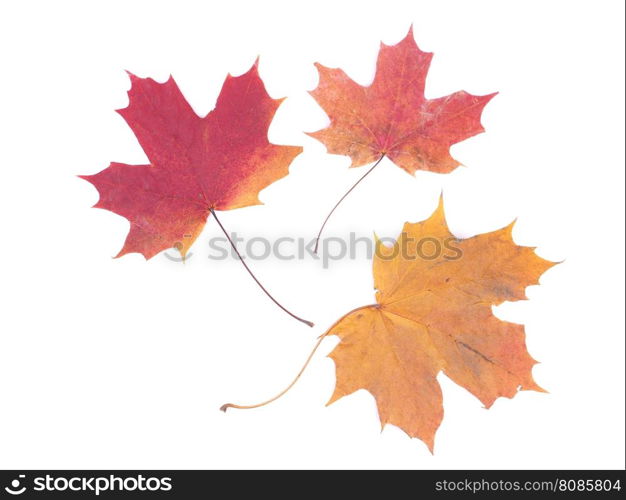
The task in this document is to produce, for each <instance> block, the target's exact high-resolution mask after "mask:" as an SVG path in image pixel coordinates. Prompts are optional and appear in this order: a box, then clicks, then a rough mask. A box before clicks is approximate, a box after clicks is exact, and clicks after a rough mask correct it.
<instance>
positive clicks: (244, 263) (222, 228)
mask: <svg viewBox="0 0 626 500" xmlns="http://www.w3.org/2000/svg"><path fill="white" fill-rule="evenodd" d="M210 210H211V213H212V214H213V217H215V221H216V222H217V224H218V225H219V226H220V229H221V230H222V231H223V232H224V234H225V235H226V238H227V239H228V241H229V243H230V246H231V247H232V248H233V250H234V251H235V253H236V254H237V256H238V257H239V260H240V262H241V263H242V264H243V267H245V268H246V271H248V273H249V274H250V276H252V279H253V280H254V281H256V284H257V285H259V287H260V288H261V290H263V291H264V292H265V295H267V296H268V297H269V298H270V299H272V302H274V304H276V305H277V306H278V307H280V308H281V309H282V310H283V311H285V312H286V313H287V314H289V316H291V317H292V318H295V319H297V320H298V321H301V322H302V323H304V324H305V325H308V326H310V327H313V326H314V324H313V323H312V322H311V321H307V320H306V319H302V318H300V317H299V316H296V315H295V314H293V313H292V312H291V311H289V310H288V309H287V308H285V307H284V306H283V305H282V304H281V303H280V302H278V301H277V300H276V299H275V298H274V297H272V294H271V293H269V292H268V291H267V290H266V289H265V287H264V286H263V285H262V284H261V282H260V281H259V280H258V279H257V278H256V276H255V275H254V273H253V272H252V271H251V270H250V268H249V267H248V264H246V261H245V260H244V259H243V257H242V256H241V254H240V253H239V250H237V247H236V246H235V243H234V242H233V240H231V239H230V236H229V234H228V232H227V231H226V229H224V226H222V223H221V222H220V220H219V219H218V217H217V214H216V213H215V210H214V209H213V208H211V209H210Z"/></svg>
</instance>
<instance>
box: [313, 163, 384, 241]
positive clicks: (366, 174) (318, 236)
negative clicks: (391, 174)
mask: <svg viewBox="0 0 626 500" xmlns="http://www.w3.org/2000/svg"><path fill="white" fill-rule="evenodd" d="M385 154H386V153H383V154H382V155H381V157H380V158H378V160H376V163H374V165H373V166H372V167H371V168H370V169H369V170H368V171H367V172H365V174H363V177H361V178H360V179H359V180H358V181H356V182H355V183H354V185H353V186H352V187H351V188H350V189H348V191H347V192H346V194H344V195H343V196H342V197H341V199H340V200H339V201H338V202H337V204H336V205H335V206H334V207H333V209H332V210H331V211H330V212H329V213H328V215H327V216H326V219H324V223H323V224H322V227H321V228H320V232H319V233H317V238H316V239H315V249H314V250H313V253H317V248H318V246H319V244H320V238H321V236H322V231H324V226H326V223H327V222H328V219H330V216H331V215H333V212H334V211H335V210H336V209H337V207H338V206H339V205H340V204H341V202H342V201H343V200H345V199H346V197H347V196H348V195H349V194H350V193H351V192H352V190H353V189H354V188H355V187H357V186H358V185H359V183H360V182H361V181H362V180H363V179H365V178H366V177H367V176H368V175H369V173H370V172H371V171H372V170H374V169H375V168H376V167H377V166H378V164H379V163H380V162H381V161H382V159H383V158H384V157H385Z"/></svg>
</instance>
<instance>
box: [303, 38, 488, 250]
mask: <svg viewBox="0 0 626 500" xmlns="http://www.w3.org/2000/svg"><path fill="white" fill-rule="evenodd" d="M431 59H432V53H429V52H422V51H421V50H420V49H419V48H418V47H417V45H416V43H415V40H414V38H413V29H412V28H411V29H409V33H408V34H407V36H406V37H405V38H404V40H402V41H401V42H399V43H398V44H396V45H391V46H389V45H385V44H381V47H380V52H379V54H378V61H377V63H376V75H375V77H374V81H373V82H372V83H371V84H370V85H368V86H365V87H364V86H362V85H359V84H358V83H355V82H354V81H353V80H351V79H350V78H349V77H348V76H347V75H346V74H345V73H344V72H343V71H342V70H340V69H332V68H327V67H324V66H322V65H321V64H316V66H317V69H318V71H319V75H320V79H319V85H318V86H317V88H316V89H315V90H313V91H311V95H312V96H313V97H314V99H315V100H316V101H317V102H318V103H319V104H320V106H321V107H322V108H323V109H324V111H325V112H326V114H328V116H329V117H330V125H329V126H328V127H327V128H325V129H322V130H319V131H317V132H312V133H309V135H311V136H312V137H314V138H316V139H318V140H320V141H321V142H323V143H324V144H325V145H326V147H327V149H328V152H329V153H332V154H338V155H348V156H350V158H351V159H352V165H351V167H360V166H362V165H366V164H368V163H372V162H376V163H375V165H374V166H373V167H372V168H371V169H370V170H368V171H367V172H366V174H365V175H364V176H363V177H362V178H361V179H359V181H358V182H357V184H358V183H359V182H360V181H361V180H362V179H363V178H364V177H365V176H366V175H367V174H369V173H370V172H371V171H372V170H373V169H374V168H375V167H376V165H378V163H379V162H380V160H382V158H383V157H385V156H386V157H387V158H389V159H390V160H391V161H393V162H394V163H395V164H396V165H398V166H399V167H401V168H402V169H404V170H406V171H407V172H408V173H410V174H414V173H415V171H416V170H427V171H430V172H438V173H447V172H451V171H452V170H454V169H455V168H456V167H457V166H459V165H460V163H459V162H458V161H456V160H455V159H454V158H452V156H451V155H450V146H451V145H452V144H455V143H457V142H460V141H463V140H465V139H467V138H469V137H472V136H474V135H476V134H479V133H481V132H484V129H483V127H482V125H481V123H480V117H481V114H482V111H483V108H484V107H485V105H486V104H487V103H488V102H489V101H490V100H491V98H492V97H493V96H495V95H496V94H495V93H494V94H489V95H485V96H475V95H472V94H469V93H467V92H465V91H460V92H455V93H454V94H451V95H448V96H445V97H438V98H436V99H426V97H425V96H424V87H425V84H426V75H427V73H428V68H429V66H430V61H431ZM355 186H356V184H355ZM355 186H353V188H354V187H355ZM350 191H352V189H350ZM350 191H348V193H346V194H345V195H344V196H343V197H342V198H341V199H340V200H339V202H338V203H337V205H339V203H341V201H343V199H344V198H345V196H347V194H349V192H350ZM337 205H336V206H335V208H333V209H332V210H331V212H330V214H329V216H328V217H330V215H331V214H332V213H333V212H334V210H335V209H336V208H337ZM328 217H327V219H326V221H327V220H328ZM326 221H325V222H324V224H323V225H322V229H323V227H324V225H325V224H326ZM321 232H322V231H321V230H320V234H321ZM318 239H319V235H318Z"/></svg>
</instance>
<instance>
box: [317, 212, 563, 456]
mask: <svg viewBox="0 0 626 500" xmlns="http://www.w3.org/2000/svg"><path fill="white" fill-rule="evenodd" d="M512 227H513V224H511V225H509V226H507V227H505V228H503V229H500V230H498V231H494V232H491V233H486V234H481V235H478V236H474V237H472V238H467V239H456V238H455V237H454V236H453V235H452V234H451V233H450V231H449V229H448V227H447V224H446V220H445V216H444V210H443V202H442V201H440V204H439V207H438V209H437V210H436V211H435V212H434V214H433V215H432V216H431V217H430V218H429V219H427V220H425V221H423V222H420V223H416V224H410V223H406V224H405V226H404V229H403V231H402V234H401V235H400V237H399V238H398V240H397V241H396V243H395V245H394V246H393V247H387V246H385V245H383V244H382V243H381V242H380V241H379V240H378V241H377V252H376V256H375V258H374V284H375V288H376V289H377V293H376V304H374V305H369V306H365V307H361V308H358V309H355V310H354V311H352V312H350V313H348V314H346V315H345V316H344V317H342V318H341V319H340V320H339V321H337V323H335V324H334V325H333V326H332V327H331V328H330V329H329V330H328V332H327V333H326V335H337V336H338V337H339V338H340V339H341V341H340V343H339V344H338V345H337V347H336V348H335V349H334V350H333V351H332V352H331V354H330V357H331V358H332V359H333V360H334V362H335V364H336V374H337V382H336V388H335V391H334V394H333V395H332V397H331V399H330V401H329V403H328V404H330V403H332V402H334V401H337V400H338V399H339V398H341V397H343V396H346V395H348V394H351V393H353V392H355V391H357V390H359V389H366V390H367V391H369V392H370V393H371V394H372V395H373V396H374V398H375V399H376V403H377V406H378V413H379V417H380V420H381V423H382V425H383V427H384V425H385V424H387V423H390V424H394V425H396V426H398V427H400V428H401V429H402V430H404V431H405V432H406V433H407V434H408V435H409V436H411V437H417V438H419V439H421V440H422V441H424V442H425V443H426V444H427V446H428V447H429V448H430V450H431V451H432V450H433V446H434V437H435V431H436V430H437V428H438V427H439V424H440V422H441V419H442V417H443V406H442V395H441V388H440V386H439V383H438V382H437V379H436V377H437V374H438V373H439V372H441V371H443V372H444V373H445V374H446V375H447V376H448V377H450V378H451V379H452V380H453V381H454V382H456V383H457V384H459V385H461V386H462V387H465V388H466V389H467V390H468V391H470V392H471V393H472V394H474V395H475V396H476V397H477V398H478V399H480V401H482V403H483V404H484V405H485V406H486V407H487V408H488V407H490V406H491V405H492V404H493V402H494V401H495V400H496V398H498V397H501V396H504V397H509V398H510V397H513V396H514V395H515V394H516V393H517V391H518V390H520V389H521V390H535V391H543V389H541V388H540V387H539V386H538V385H537V384H536V383H535V381H534V380H533V377H532V374H531V371H532V367H533V365H534V364H535V363H536V361H534V360H533V358H531V356H530V355H529V354H528V352H527V350H526V345H525V334H524V327H523V325H519V324H513V323H508V322H506V321H502V320H500V319H498V318H496V317H495V316H494V315H493V313H492V306H494V305H498V304H500V303H502V302H504V301H507V300H509V301H516V300H523V299H526V295H525V288H526V287H527V286H529V285H534V284H538V279H539V277H540V276H541V274H542V273H543V272H544V271H546V270H547V269H549V268H550V267H551V266H553V265H554V264H555V263H553V262H549V261H547V260H544V259H542V258H541V257H538V256H537V255H536V254H535V252H534V249H533V248H529V247H523V246H518V245H516V244H515V243H514V242H513V239H512V236H511V233H512Z"/></svg>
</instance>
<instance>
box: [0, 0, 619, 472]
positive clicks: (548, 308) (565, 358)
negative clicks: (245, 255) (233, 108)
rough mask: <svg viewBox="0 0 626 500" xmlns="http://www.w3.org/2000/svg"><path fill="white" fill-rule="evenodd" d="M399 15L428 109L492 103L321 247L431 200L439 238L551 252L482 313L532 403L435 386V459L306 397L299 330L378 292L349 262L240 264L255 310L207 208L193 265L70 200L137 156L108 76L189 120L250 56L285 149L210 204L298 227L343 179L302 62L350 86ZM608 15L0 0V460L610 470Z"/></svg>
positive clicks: (238, 222)
mask: <svg viewBox="0 0 626 500" xmlns="http://www.w3.org/2000/svg"><path fill="white" fill-rule="evenodd" d="M411 23H414V32H415V37H416V40H417V42H418V44H419V46H420V47H421V48H422V49H423V50H427V51H433V52H434V53H435V57H434V60H433V64H432V69H431V72H430V74H429V77H428V81H427V90H426V92H427V97H436V96H441V95H445V94H448V93H450V92H453V91H456V90H460V89H465V90H467V91H469V92H472V93H475V94H485V93H490V92H492V91H496V90H498V91H500V95H499V96H497V97H496V98H495V99H494V100H493V101H492V102H491V103H490V104H489V105H488V106H487V108H486V110H485V112H484V119H483V123H484V125H485V127H486V129H487V133H485V134H482V135H480V136H477V137H475V138H472V139H470V140H468V141H466V142H464V143H462V144H459V145H455V146H454V147H453V154H454V156H455V157H456V158H457V159H459V160H460V161H461V162H463V164H464V165H465V167H463V168H459V169H457V170H456V171H455V172H454V173H452V174H450V175H445V176H444V175H435V174H428V173H418V174H417V175H416V176H415V177H411V176H409V175H407V174H406V173H404V172H403V171H402V170H400V169H399V168H397V167H395V166H394V165H393V164H391V163H390V162H389V161H385V163H384V164H382V165H381V166H380V167H379V169H377V170H376V171H375V172H374V173H372V175H371V177H368V179H367V181H365V182H363V184H361V185H360V186H359V188H358V189H357V190H355V192H354V193H353V195H351V198H350V199H349V200H348V201H347V202H346V203H345V205H343V206H342V208H341V210H339V211H338V212H337V214H336V215H335V217H334V219H332V220H331V222H330V224H329V232H328V235H329V236H330V235H344V234H346V233H347V232H348V231H356V232H358V233H359V234H362V235H371V234H372V233H373V231H376V232H377V233H378V234H379V235H380V236H386V237H395V236H396V235H397V233H398V232H399V231H400V228H401V226H402V224H403V222H404V221H406V220H409V221H418V220H422V219H424V218H425V217H427V216H428V215H430V213H431V212H432V210H433V209H434V208H435V206H436V202H437V198H438V196H439V193H440V191H441V190H442V189H443V192H444V198H445V202H446V208H447V216H448V219H449V223H450V225H451V228H452V230H453V231H454V232H455V233H456V234H457V235H458V236H462V237H465V236H470V235H474V234H476V233H480V232H486V231H490V230H494V229H497V228H499V227H501V226H503V225H505V224H507V223H508V222H510V221H511V220H512V219H513V218H514V217H518V223H517V225H516V228H515V231H514V238H515V240H516V242H517V243H519V244H524V245H530V246H537V247H538V248H537V252H538V253H539V254H540V255H541V256H543V257H545V258H547V259H552V260H563V259H565V262H564V263H562V264H560V265H559V266H556V267H555V268H553V269H551V270H550V271H548V272H547V273H546V274H545V275H544V276H543V278H542V279H541V286H538V287H531V288H529V289H528V295H529V297H530V300H529V301H526V302H523V303H516V304H504V305H503V306H501V307H500V308H499V309H498V311H497V314H498V315H499V316H500V317H501V318H506V319H508V320H511V321H518V322H524V323H525V324H526V325H527V343H528V348H529V351H530V353H531V354H532V356H534V357H535V358H536V359H538V360H540V361H541V364H540V365H538V366H537V367H536V368H535V370H534V375H535V377H536V379H537V381H538V383H539V384H540V385H542V386H544V387H545V388H547V389H548V390H549V391H550V394H538V393H532V392H525V393H521V394H519V395H517V396H516V397H515V398H513V399H512V400H508V399H503V400H499V401H498V402H496V404H495V405H494V406H493V407H492V408H491V409H490V410H485V409H483V408H482V407H481V404H480V403H479V401H478V400H476V399H475V398H474V397H473V396H471V395H470V394H469V393H468V392H467V391H465V390H464V389H462V388H460V387H458V386H456V385H455V384H454V383H452V382H450V381H449V380H448V379H446V377H444V376H440V381H441V384H442V386H443V391H444V399H445V417H444V421H443V424H442V426H441V428H440V429H439V432H438V434H437V438H436V445H435V454H434V456H433V455H431V454H430V453H429V452H428V450H427V448H426V446H425V445H424V444H423V443H421V442H420V441H418V440H411V439H409V438H407V437H406V436H405V435H404V433H402V432H401V431H400V430H398V429H397V428H394V427H387V428H386V429H385V430H384V431H383V432H382V433H381V432H380V428H379V427H380V426H379V423H378V420H377V414H376V408H375V404H374V401H373V398H372V397H371V396H370V395H369V394H368V393H366V392H365V391H360V392H358V393H356V394H354V395H352V396H350V397H347V398H344V399H343V400H341V401H339V402H338V403H335V404H334V405H332V406H330V407H325V406H324V405H325V403H326V401H327V400H328V398H329V397H330V395H331V393H332V388H333V384H334V366H333V363H332V361H331V360H329V359H328V358H326V357H325V354H327V353H328V352H329V351H330V350H331V349H332V347H333V345H334V343H335V342H336V340H334V339H330V340H327V341H325V344H323V348H322V349H321V352H320V353H318V354H319V355H318V356H317V357H316V358H315V359H314V361H313V362H312V364H311V366H310V367H309V369H308V371H307V372H306V373H305V375H304V376H303V378H302V379H301V381H300V382H299V384H298V385H297V386H296V387H295V388H294V389H293V390H292V392H291V393H289V394H288V395H287V396H286V397H284V398H283V399H281V400H279V401H278V402H276V403H275V404H273V405H271V406H268V407H265V408H262V409H259V410H255V411H236V410H235V411H231V412H229V413H227V414H223V413H221V412H219V411H218V408H219V406H220V405H221V404H222V403H225V402H227V401H233V402H242V403H249V402H257V401H259V400H262V399H265V398H266V397H269V396H271V395H273V394H274V393H275V392H277V391H278V390H279V389H281V388H282V387H283V386H284V385H286V383H287V382H288V381H289V380H290V379H291V378H292V377H293V375H294V374H295V373H296V372H297V370H298V369H299V367H300V365H301V363H302V362H303V360H304V358H305V357H306V356H307V354H308V352H309V350H310V348H311V347H312V345H313V343H314V340H315V338H316V336H317V335H319V334H321V333H323V332H324V331H325V330H326V329H327V328H328V327H329V326H330V324H332V322H333V321H334V320H336V319H337V318H338V317H339V316H341V315H342V314H344V313H346V312H347V311H349V310H351V309H352V308H354V307H357V306H361V305H364V304H369V303H371V302H372V300H373V290H372V276H371V263H370V261H369V260H367V259H366V258H365V257H362V258H360V259H357V260H354V261H348V260H343V261H341V262H334V263H332V265H331V266H330V268H329V269H323V268H322V266H321V264H320V262H317V261H314V260H313V259H310V258H309V259H306V260H305V261H289V262H284V261H276V260H272V259H268V260H265V261H251V262H250V263H251V265H252V266H253V267H254V269H255V271H256V273H257V274H258V276H259V277H260V278H261V279H262V281H263V282H264V284H265V285H266V286H267V288H269V289H270V290H271V291H272V292H273V294H274V295H275V296H276V297H277V298H279V300H281V301H283V302H284V303H285V304H286V305H287V306H288V307H290V308H291V309H293V310H294V312H296V313H297V314H300V315H302V316H305V317H307V318H309V319H312V320H314V321H315V322H316V325H317V326H316V328H315V329H313V330H311V329H309V328H307V327H306V326H304V325H301V324H300V323H298V322H296V321H294V320H292V319H291V318H289V317H288V316H287V315H285V314H283V313H282V312H281V311H280V310H279V309H278V308H276V307H275V306H274V305H273V304H272V303H271V302H270V301H269V300H268V299H267V298H266V297H265V296H263V294H262V293H261V291H260V290H259V289H258V288H257V287H256V285H255V284H254V283H253V282H252V280H251V279H250V278H249V276H248V275H247V274H246V273H245V271H244V269H243V268H242V267H241V265H240V263H238V262H236V261H233V260H228V261H222V262H218V261H215V260H210V259H208V258H207V254H208V240H209V238H211V237H215V236H218V235H219V228H218V227H217V225H216V224H215V222H214V221H212V220H209V223H208V224H207V226H206V229H205V231H204V233H203V234H202V236H201V237H200V238H199V239H198V241H197V242H196V244H195V245H194V247H193V248H192V251H193V252H194V256H193V258H191V259H190V260H189V261H188V262H187V263H186V264H184V265H183V264H182V263H176V262H172V261H170V260H168V259H167V258H166V257H165V256H164V255H159V256H157V257H155V258H154V259H152V260H151V261H149V262H145V260H144V259H143V257H142V256H140V255H130V256H125V257H123V258H121V259H117V260H114V259H112V258H111V257H112V256H113V255H115V254H116V253H117V252H118V251H119V249H120V248H121V245H122V243H123V241H124V238H125V236H126V233H127V230H128V223H127V221H126V220H125V219H123V218H121V217H119V216H117V215H114V214H112V213H110V212H107V211H103V210H96V209H92V208H90V207H91V206H92V205H93V204H94V203H95V202H96V200H97V193H96V190H95V189H94V188H93V187H92V186H90V185H89V184H88V183H86V182H84V181H82V180H80V179H78V178H77V177H75V175H76V174H89V173H95V172H98V171H99V170H101V169H103V168H105V167H106V166H107V165H108V164H109V162H110V161H119V162H125V163H130V164H133V163H142V162H145V161H146V159H145V156H144V154H143V152H142V150H141V148H140V146H139V145H138V143H137V142H136V140H135V138H134V136H133V134H132V132H131V131H130V129H129V128H128V127H127V126H126V124H125V123H124V121H123V120H122V118H121V117H120V116H119V115H117V114H116V113H115V112H114V109H117V108H122V107H125V106H126V104H127V102H128V101H127V96H126V91H127V89H128V88H129V80H128V77H127V75H126V73H125V72H124V70H125V69H128V70H131V71H133V72H134V73H136V74H138V75H139V76H142V77H146V76H151V77H154V78H156V79H157V80H159V81H163V80H164V79H165V78H167V76H168V75H169V74H170V73H172V74H173V75H174V77H175V79H176V80H177V82H178V83H179V85H180V87H181V89H182V91H183V93H184V94H185V96H186V97H187V99H188V100H189V101H190V103H191V104H192V106H193V107H194V109H195V110H196V111H197V112H198V113H200V114H205V113H207V112H208V111H209V110H210V109H211V108H212V107H213V105H214V102H215V99H216V97H217V95H218V92H219V89H220V87H221V84H222V81H223V79H224V77H225V75H226V74H227V72H232V73H233V74H241V73H242V72H244V71H246V70H247V69H248V68H249V67H250V65H251V64H252V62H253V61H254V59H255V58H256V57H257V55H260V56H261V60H260V61H261V62H260V73H261V76H262V78H263V79H264V81H265V83H266V86H267V89H268V91H269V93H270V94H271V95H272V96H273V97H282V96H289V98H288V99H287V100H286V101H285V103H284V104H283V106H282V107H281V109H280V110H279V112H278V114H277V116H276V120H275V122H274V123H273V125H272V128H271V130H270V138H271V140H273V141H274V142H277V143H282V144H299V145H303V146H304V153H303V154H302V155H300V156H299V157H298V158H297V159H296V160H295V161H294V162H293V164H292V167H291V175H289V176H288V177H287V178H285V179H283V180H281V181H279V182H276V183H275V184H273V185H272V186H271V187H269V188H268V189H266V190H265V191H263V192H262V194H261V198H262V200H263V201H264V202H265V203H266V205H264V206H258V207H254V208H245V209H240V210H235V211H232V212H226V213H222V214H221V218H222V222H223V223H224V225H225V226H226V227H227V228H228V229H229V230H231V231H237V232H238V233H239V234H240V235H242V236H246V237H252V236H265V237H272V238H274V237H278V236H281V235H287V236H302V237H305V238H310V237H312V236H313V235H314V234H315V233H316V231H317V229H318V227H319V224H320V222H321V220H322V219H323V216H324V215H325V214H326V212H327V211H328V209H329V208H330V207H331V206H332V205H333V204H334V202H335V201H336V199H337V198H338V197H339V196H340V195H341V194H342V193H343V191H345V189H347V188H348V187H349V186H350V185H351V184H352V183H353V182H354V181H355V180H356V179H357V178H358V177H359V176H360V175H361V174H362V173H363V172H364V170H363V169H353V170H349V169H348V168H347V167H348V165H349V160H348V158H347V157H343V156H331V155H328V154H326V153H325V148H324V147H323V146H322V145H321V144H320V143H317V142H316V141H314V140H313V139H311V138H308V137H306V136H305V135H304V134H303V133H302V131H313V130H316V129H318V128H321V127H323V126H324V125H325V124H326V123H327V118H326V117H325V115H324V113H323V112H322V111H321V109H320V108H319V107H317V105H316V104H315V103H314V101H313V100H312V98H311V97H310V96H309V95H308V94H307V93H306V91H307V90H311V89H312V88H314V87H315V85H316V83H317V74H316V71H315V68H314V67H313V62H314V61H320V62H322V63H323V64H325V65H327V66H340V67H342V68H343V69H345V70H346V71H347V73H348V74H349V75H350V76H351V77H353V78H354V79H355V80H356V81H357V82H359V83H361V84H367V83H368V82H370V81H371V79H372V77H373V72H374V64H375V58H376V54H377V50H378V44H379V41H380V40H382V41H384V42H385V43H388V44H389V43H396V42H397V41H399V40H400V39H401V38H403V37H404V36H405V34H406V32H407V29H408V27H409V25H410V24H411ZM623 23H624V4H623V2H619V1H596V2H591V1H589V2H572V1H550V2H539V1H528V0H524V1H515V2H513V1H508V2H501V1H494V2H464V1H459V2H441V1H437V2H435V1H427V2H418V1H414V0H413V1H409V2H396V1H390V0H386V1H385V2H381V1H376V2H366V1H362V0H361V1H358V2H338V1H330V2H323V1H315V2H306V3H305V2H284V3H280V2H268V1H266V2H249V3H243V2H235V1H229V2H198V3H185V2H175V3H172V2H167V3H166V2H163V3H161V2H111V1H108V2H102V3H101V4H100V5H99V6H97V5H95V4H94V3H92V2H76V3H68V2H41V3H35V2H19V3H17V2H15V3H8V2H6V3H3V4H2V7H1V8H0V43H1V47H2V48H1V55H0V58H1V71H2V77H1V80H0V90H1V92H0V120H1V124H0V127H1V130H0V133H1V137H2V148H1V155H2V177H1V181H0V217H1V218H2V225H1V234H2V246H1V247H0V253H1V255H0V257H1V260H0V266H1V267H0V273H1V274H0V283H1V287H2V288H1V290H2V292H1V293H2V301H1V308H2V312H1V314H0V390H1V396H2V397H1V399H0V401H1V403H0V404H1V407H2V410H1V411H0V466H1V467H5V468H19V469H23V468H98V467H99V468H242V467H243V468H252V467H255V468H256V467H262V468H275V467H281V468H283V467H288V468H305V467H306V468H310V467H312V468H327V467H331V468H549V467H552V468H623V467H624V322H623V321H624V305H623V301H624V281H623V280H624V210H623V209H624V44H623V41H624V40H623V39H624V24H623Z"/></svg>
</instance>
